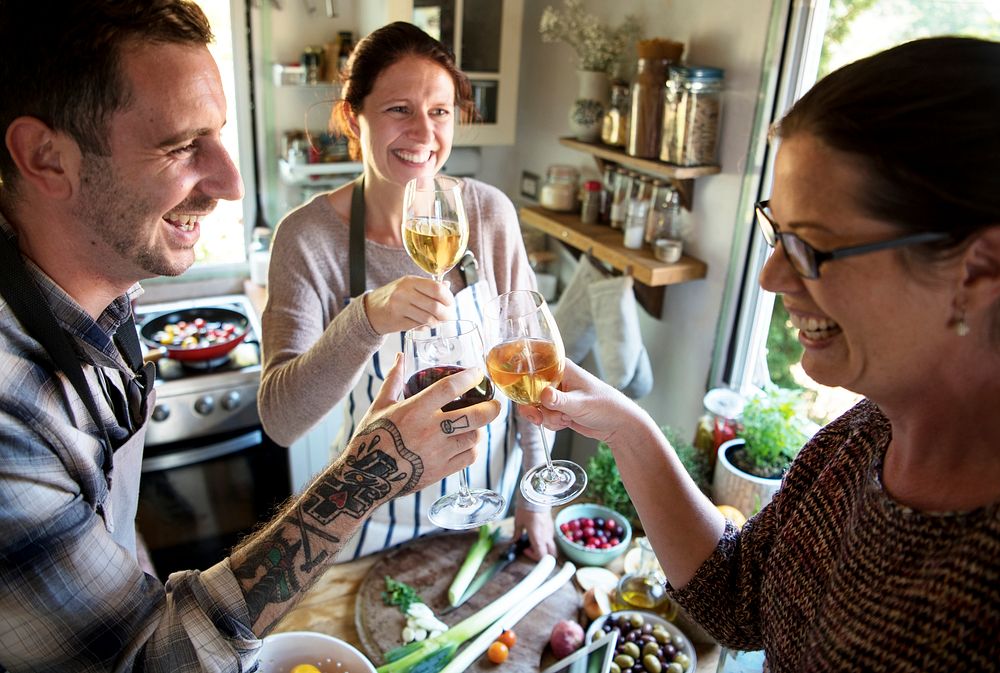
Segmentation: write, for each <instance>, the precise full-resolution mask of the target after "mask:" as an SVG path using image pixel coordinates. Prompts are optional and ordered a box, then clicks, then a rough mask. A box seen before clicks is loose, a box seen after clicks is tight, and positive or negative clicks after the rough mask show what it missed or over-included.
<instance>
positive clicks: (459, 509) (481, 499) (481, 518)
mask: <svg viewBox="0 0 1000 673" xmlns="http://www.w3.org/2000/svg"><path fill="white" fill-rule="evenodd" d="M506 509H507V501H506V500H504V498H503V496H502V495H500V494H499V493H494V492H493V491H488V490H486V489H484V488H474V489H469V495H468V496H462V494H460V493H450V494H448V495H445V496H442V497H440V498H438V499H437V500H435V501H434V504H433V505H431V509H430V511H429V512H428V513H427V518H428V519H430V520H431V523H433V524H434V525H435V526H437V527H439V528H448V529H450V530H466V529H468V528H478V527H479V526H481V525H483V524H484V523H486V522H488V521H493V520H495V519H499V518H500V517H502V516H503V513H504V512H505V511H506Z"/></svg>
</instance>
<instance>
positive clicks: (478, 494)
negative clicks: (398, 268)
mask: <svg viewBox="0 0 1000 673" xmlns="http://www.w3.org/2000/svg"><path fill="white" fill-rule="evenodd" d="M483 365H484V359H483V340H482V337H481V336H480V334H479V328H478V327H476V324H475V323H474V322H471V321H469V320H448V321H445V322H440V323H437V324H434V325H421V326H420V327H414V328H413V329H411V330H408V331H407V332H406V335H405V336H404V339H403V371H404V373H405V375H406V385H405V386H404V388H403V396H404V397H410V396H412V395H416V394H417V393H418V392H420V391H421V390H423V389H424V388H426V387H427V386H429V385H431V384H432V383H434V382H435V381H439V380H441V379H442V378H444V377H446V376H450V375H451V374H455V373H456V372H460V371H462V370H463V369H466V368H468V367H479V368H483ZM491 399H493V384H492V383H491V382H490V380H489V378H487V377H485V376H484V377H483V380H482V381H481V382H480V383H479V385H478V386H476V387H474V388H471V389H469V390H468V391H466V392H465V393H464V394H463V395H462V396H461V397H459V398H457V399H455V400H452V401H451V402H449V403H448V404H446V405H444V406H443V407H441V410H442V411H457V410H459V409H464V408H465V407H468V406H471V405H473V404H478V403H480V402H486V401H487V400H491ZM458 421H460V419H456V421H455V422H458ZM458 484H459V486H458V493H449V494H447V495H443V496H441V497H440V498H438V499H437V500H436V501H435V502H434V504H432V505H431V508H430V511H429V512H428V518H429V519H430V520H431V523H433V524H434V525H435V526H439V527H441V528H450V529H453V530H465V529H467V528H478V527H479V526H481V525H482V524H484V523H486V522H487V521H492V520H494V519H498V518H500V517H501V516H503V513H504V511H505V510H506V507H507V503H506V501H505V500H504V498H503V496H501V495H500V494H499V493H496V492H495V491H491V490H489V489H485V488H477V489H470V488H469V475H468V468H464V469H463V470H461V471H460V472H459V473H458Z"/></svg>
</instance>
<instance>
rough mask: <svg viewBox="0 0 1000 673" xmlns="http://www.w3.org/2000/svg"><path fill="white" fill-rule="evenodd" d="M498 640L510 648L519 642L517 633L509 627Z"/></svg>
mask: <svg viewBox="0 0 1000 673" xmlns="http://www.w3.org/2000/svg"><path fill="white" fill-rule="evenodd" d="M497 642H501V643H503V644H504V645H506V646H507V647H508V648H511V647H514V643H516V642H517V635H515V633H514V632H513V631H511V630H510V629H507V630H506V631H504V632H503V633H501V634H500V637H499V638H497Z"/></svg>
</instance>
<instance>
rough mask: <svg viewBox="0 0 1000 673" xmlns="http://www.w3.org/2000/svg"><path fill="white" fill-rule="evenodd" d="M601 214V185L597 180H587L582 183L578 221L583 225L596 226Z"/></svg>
mask: <svg viewBox="0 0 1000 673" xmlns="http://www.w3.org/2000/svg"><path fill="white" fill-rule="evenodd" d="M600 212H601V183H600V182H598V181H597V180H587V181H586V182H585V183H583V198H582V199H581V205H580V221H581V222H583V223H584V224H597V218H598V216H599V215H600Z"/></svg>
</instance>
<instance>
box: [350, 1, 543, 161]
mask: <svg viewBox="0 0 1000 673" xmlns="http://www.w3.org/2000/svg"><path fill="white" fill-rule="evenodd" d="M523 14H524V0H383V1H382V2H366V1H364V0H362V1H361V2H360V3H359V7H358V21H359V33H360V35H367V34H368V33H370V32H372V31H373V30H375V29H376V28H379V27H380V26H384V25H385V24H387V23H391V22H393V21H409V22H411V23H414V24H416V25H418V26H420V27H421V28H423V29H424V30H426V31H427V32H428V33H430V34H431V35H433V36H434V37H436V38H438V39H440V40H441V41H442V42H444V43H445V44H446V45H448V46H449V47H451V48H452V49H453V50H454V52H455V58H456V60H457V61H458V67H459V68H461V69H462V71H463V72H465V74H466V75H468V77H469V80H470V81H471V82H472V90H473V99H474V101H475V103H476V106H477V109H479V111H480V116H481V117H482V120H481V121H476V122H471V123H462V124H459V126H458V129H457V131H456V134H455V145H456V146H480V145H512V144H514V136H515V133H516V131H517V85H518V71H519V69H520V66H521V24H522V17H523Z"/></svg>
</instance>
